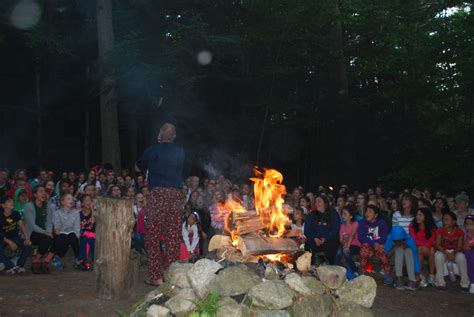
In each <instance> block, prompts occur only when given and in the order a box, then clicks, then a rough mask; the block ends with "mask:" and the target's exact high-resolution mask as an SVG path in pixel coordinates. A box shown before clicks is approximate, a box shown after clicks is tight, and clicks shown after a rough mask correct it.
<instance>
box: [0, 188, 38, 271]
mask: <svg viewBox="0 0 474 317" xmlns="http://www.w3.org/2000/svg"><path fill="white" fill-rule="evenodd" d="M13 205H14V204H13V199H12V198H11V197H6V196H4V197H0V207H1V208H0V263H3V264H4V265H5V270H6V272H7V274H10V275H13V274H17V273H25V272H26V270H25V268H24V266H25V263H26V260H27V259H28V256H29V255H30V251H31V241H30V240H29V239H25V240H24V239H22V238H21V237H20V232H21V234H22V235H23V237H27V236H28V235H27V234H26V230H25V225H24V223H23V220H22V219H21V215H20V213H19V212H17V211H16V210H13ZM7 248H10V250H11V251H17V250H18V249H21V252H20V257H19V259H18V261H17V262H16V265H15V264H13V263H12V261H11V260H10V259H9V257H8V256H7V255H6V254H5V250H6V249H7Z"/></svg>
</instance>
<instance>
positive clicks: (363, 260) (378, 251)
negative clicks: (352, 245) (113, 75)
mask: <svg viewBox="0 0 474 317" xmlns="http://www.w3.org/2000/svg"><path fill="white" fill-rule="evenodd" d="M374 255H375V256H376V257H378V258H379V259H380V261H382V264H383V270H384V272H385V273H390V270H391V267H390V263H389V262H388V258H387V257H386V256H385V253H384V251H383V244H380V245H379V246H378V248H375V247H373V246H371V245H369V244H367V243H364V244H363V245H361V247H360V270H361V271H362V272H365V268H366V267H367V262H368V260H369V257H371V256H374Z"/></svg>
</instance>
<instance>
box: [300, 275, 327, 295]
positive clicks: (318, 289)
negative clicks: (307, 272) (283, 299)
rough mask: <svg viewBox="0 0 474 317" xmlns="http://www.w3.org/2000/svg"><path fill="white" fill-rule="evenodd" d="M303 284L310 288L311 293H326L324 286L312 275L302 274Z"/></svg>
mask: <svg viewBox="0 0 474 317" xmlns="http://www.w3.org/2000/svg"><path fill="white" fill-rule="evenodd" d="M302 280H303V282H304V284H305V285H306V286H307V287H308V288H309V289H310V290H311V295H323V294H324V293H326V286H324V284H323V283H321V281H319V280H318V279H317V278H315V277H312V276H303V277H302Z"/></svg>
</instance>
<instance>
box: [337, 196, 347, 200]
mask: <svg viewBox="0 0 474 317" xmlns="http://www.w3.org/2000/svg"><path fill="white" fill-rule="evenodd" d="M339 198H342V199H344V201H347V196H346V195H339V196H337V199H339ZM337 199H336V201H337Z"/></svg>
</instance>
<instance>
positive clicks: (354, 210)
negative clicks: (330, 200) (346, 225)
mask: <svg viewBox="0 0 474 317" xmlns="http://www.w3.org/2000/svg"><path fill="white" fill-rule="evenodd" d="M344 210H345V211H347V212H348V213H349V215H351V217H352V221H355V217H356V216H357V208H356V207H355V206H354V205H346V206H344V208H342V211H344Z"/></svg>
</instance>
